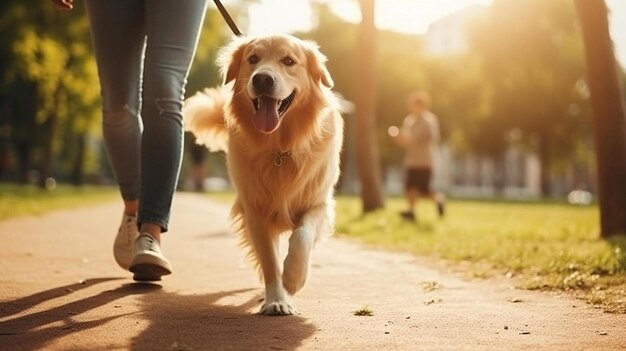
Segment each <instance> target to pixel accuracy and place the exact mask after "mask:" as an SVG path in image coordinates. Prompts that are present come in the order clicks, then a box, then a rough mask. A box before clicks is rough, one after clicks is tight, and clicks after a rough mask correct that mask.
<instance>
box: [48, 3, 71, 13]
mask: <svg viewBox="0 0 626 351" xmlns="http://www.w3.org/2000/svg"><path fill="white" fill-rule="evenodd" d="M50 1H52V3H53V4H55V5H56V6H57V7H59V8H60V9H61V10H66V11H69V10H71V9H73V8H74V0H50Z"/></svg>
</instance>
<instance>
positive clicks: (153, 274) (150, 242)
mask: <svg viewBox="0 0 626 351" xmlns="http://www.w3.org/2000/svg"><path fill="white" fill-rule="evenodd" d="M133 252H134V255H133V260H132V262H131V263H130V269H129V270H130V271H131V272H133V273H135V275H134V276H133V279H134V280H137V281H154V280H161V276H163V275H168V274H171V273H172V266H171V265H170V262H169V261H168V260H167V259H166V258H165V257H164V256H163V254H162V253H161V246H160V245H159V242H158V241H157V240H156V239H155V238H153V237H152V236H151V235H150V234H148V233H141V234H139V236H138V237H137V239H136V240H135V244H134V247H133Z"/></svg>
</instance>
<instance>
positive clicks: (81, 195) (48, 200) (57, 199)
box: [0, 184, 119, 220]
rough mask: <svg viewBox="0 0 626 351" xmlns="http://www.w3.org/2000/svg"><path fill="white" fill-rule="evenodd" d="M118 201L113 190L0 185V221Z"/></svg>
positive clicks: (117, 194) (103, 188) (105, 188)
mask: <svg viewBox="0 0 626 351" xmlns="http://www.w3.org/2000/svg"><path fill="white" fill-rule="evenodd" d="M118 197H119V193H118V191H117V189H116V188H114V187H102V186H82V187H73V186H68V185H59V186H57V187H56V188H55V189H54V190H44V189H41V188H39V187H36V186H34V185H16V184H0V220H5V219H9V218H15V217H22V216H28V215H39V214H43V213H46V212H49V211H52V210H56V209H61V208H73V207H78V206H82V205H89V204H94V203H98V202H102V201H107V200H113V199H115V198H118Z"/></svg>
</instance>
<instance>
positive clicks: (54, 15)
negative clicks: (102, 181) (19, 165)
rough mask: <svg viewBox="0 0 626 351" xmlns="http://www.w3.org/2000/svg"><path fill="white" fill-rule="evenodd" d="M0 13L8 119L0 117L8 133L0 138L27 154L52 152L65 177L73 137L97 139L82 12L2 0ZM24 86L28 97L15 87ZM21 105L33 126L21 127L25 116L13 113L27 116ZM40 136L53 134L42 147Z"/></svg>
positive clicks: (2, 95) (94, 81) (93, 78)
mask: <svg viewBox="0 0 626 351" xmlns="http://www.w3.org/2000/svg"><path fill="white" fill-rule="evenodd" d="M3 10H4V11H3V12H2V13H1V14H0V31H2V33H3V34H4V35H3V37H2V38H1V39H0V53H1V54H0V56H1V57H2V58H3V61H4V63H5V64H6V65H5V70H4V72H3V73H4V74H3V76H1V77H0V102H3V105H4V110H5V111H8V112H7V114H8V116H3V117H2V118H0V124H2V127H4V128H6V130H8V131H9V132H8V133H6V134H5V135H3V137H4V138H7V139H8V141H9V142H13V143H16V144H19V143H22V144H26V145H28V147H27V150H32V151H28V152H29V153H30V152H33V151H37V150H40V152H41V153H46V152H47V151H45V150H43V149H49V148H52V150H53V158H60V159H61V160H60V161H61V162H58V163H57V165H56V167H57V168H58V169H59V170H60V171H61V172H62V173H65V174H68V173H69V172H71V171H72V170H71V169H72V167H73V165H74V164H75V161H74V160H73V159H68V158H66V157H65V156H67V155H68V154H72V150H75V149H77V147H76V144H75V142H76V141H77V140H78V139H77V138H76V137H75V136H76V135H79V136H82V137H88V136H92V137H95V138H97V137H99V128H97V127H98V126H99V123H98V121H99V116H100V96H99V93H100V89H99V85H98V76H97V69H96V65H95V61H94V58H93V55H92V50H91V43H90V39H89V28H88V23H87V18H86V16H85V13H84V9H83V7H82V6H77V8H76V9H75V10H74V11H72V12H70V13H66V12H62V11H59V10H57V9H56V8H54V6H53V5H52V4H51V3H50V2H48V1H39V2H22V1H8V2H5V3H4V4H3ZM24 85H26V86H31V87H32V90H33V91H34V94H30V95H29V94H25V93H26V92H27V91H26V90H23V89H22V88H20V87H22V86H24ZM14 89H18V90H19V89H22V92H21V96H18V97H17V98H15V97H12V96H13V95H11V94H12V90H14ZM24 105H31V106H32V107H33V113H34V114H35V116H34V121H35V122H34V124H35V125H34V126H30V125H28V124H25V121H28V120H30V119H31V117H29V116H27V115H19V114H22V113H25V114H29V112H28V109H27V108H24ZM51 120H54V123H49V121H51ZM33 127H34V128H35V130H32V128H33ZM29 128H30V129H31V130H28V129H29ZM24 134H27V135H24ZM44 135H51V136H53V137H54V140H53V141H52V143H48V144H47V143H46V142H45V141H44V140H45V139H46V138H45V137H44ZM83 151H84V152H83ZM40 152H35V153H34V155H35V156H36V155H38V154H39V153H40ZM97 152H99V150H98V149H92V150H88V149H84V150H82V149H81V153H83V154H81V155H74V156H73V157H84V156H85V155H84V154H88V155H89V157H93V155H94V154H95V153H97ZM61 156H64V157H61ZM91 164H92V165H93V164H95V162H91Z"/></svg>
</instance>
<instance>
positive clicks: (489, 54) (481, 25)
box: [469, 0, 589, 167]
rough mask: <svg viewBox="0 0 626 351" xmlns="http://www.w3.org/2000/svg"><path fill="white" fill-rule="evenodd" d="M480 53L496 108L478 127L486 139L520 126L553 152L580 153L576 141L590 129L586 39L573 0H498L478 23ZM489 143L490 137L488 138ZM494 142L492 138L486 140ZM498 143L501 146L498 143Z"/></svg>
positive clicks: (528, 139) (529, 139)
mask: <svg viewBox="0 0 626 351" xmlns="http://www.w3.org/2000/svg"><path fill="white" fill-rule="evenodd" d="M469 33H470V35H469V39H470V42H471V44H472V46H471V47H472V50H471V51H472V54H473V55H474V56H475V57H476V58H477V59H478V60H479V61H480V63H481V71H482V76H483V81H482V85H483V86H484V88H485V89H487V90H489V91H490V92H491V93H490V94H489V96H488V98H489V102H488V103H489V105H490V106H491V109H490V113H489V114H488V115H487V116H486V117H487V118H486V119H485V120H484V124H483V125H489V124H492V125H494V126H495V127H494V128H491V129H492V130H493V132H494V133H495V135H489V138H485V136H486V135H485V132H489V129H487V130H482V129H481V131H480V132H478V133H473V134H472V136H471V139H472V140H475V142H477V143H478V144H477V146H479V147H478V149H479V150H481V149H485V148H484V147H480V145H481V142H484V141H488V140H490V139H494V137H495V136H496V135H500V137H502V136H506V135H507V133H508V132H510V131H514V130H515V131H518V133H517V134H515V135H517V138H516V139H515V140H509V141H513V142H521V143H524V144H525V145H527V146H528V147H531V148H538V151H539V156H540V157H541V158H542V159H543V161H545V163H544V166H548V167H550V166H553V165H552V164H550V161H549V160H550V159H552V158H557V159H563V158H565V159H569V160H572V159H575V158H576V156H578V155H577V154H576V152H575V151H574V150H575V149H576V145H577V144H580V143H585V142H586V139H587V138H588V137H589V116H588V107H587V102H586V96H585V94H584V91H582V90H581V89H580V88H581V86H584V81H583V76H584V62H583V56H582V40H581V37H580V34H579V32H578V29H577V26H576V16H575V13H574V8H573V5H572V4H571V1H569V0H555V1H543V0H532V1H524V2H519V1H504V0H497V1H494V3H493V4H492V6H491V7H490V8H489V9H488V12H487V14H486V15H485V16H484V17H481V18H477V19H476V20H475V21H473V23H472V24H471V25H470V28H469ZM483 146H485V145H483ZM486 146H487V147H489V145H486ZM492 148H493V147H492Z"/></svg>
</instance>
